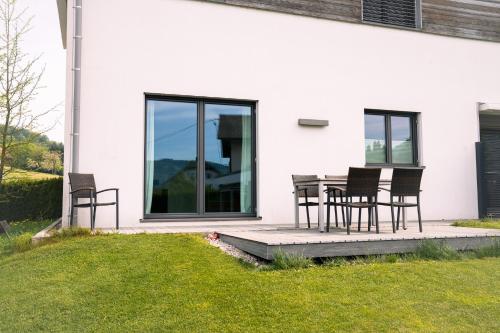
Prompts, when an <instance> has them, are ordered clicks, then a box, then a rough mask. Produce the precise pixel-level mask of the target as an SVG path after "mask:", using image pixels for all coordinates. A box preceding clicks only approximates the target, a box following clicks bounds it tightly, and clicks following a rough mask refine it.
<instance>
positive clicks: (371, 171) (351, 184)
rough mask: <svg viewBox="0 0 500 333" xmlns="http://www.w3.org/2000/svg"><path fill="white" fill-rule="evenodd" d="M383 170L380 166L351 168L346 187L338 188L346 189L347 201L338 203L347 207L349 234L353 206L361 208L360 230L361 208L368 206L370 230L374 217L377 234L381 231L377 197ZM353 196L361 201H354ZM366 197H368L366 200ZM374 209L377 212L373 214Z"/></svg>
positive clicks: (359, 225) (359, 220)
mask: <svg viewBox="0 0 500 333" xmlns="http://www.w3.org/2000/svg"><path fill="white" fill-rule="evenodd" d="M381 171H382V170H381V169H380V168H349V175H348V176H347V186H346V187H345V189H344V188H338V190H340V191H345V196H344V198H345V202H340V203H337V205H338V206H343V207H345V211H346V215H347V221H346V225H347V234H348V235H349V234H350V233H351V222H352V209H353V208H358V209H359V210H360V215H359V218H358V231H360V230H361V209H363V208H366V209H368V231H370V230H371V224H372V223H371V222H372V219H373V218H374V219H375V227H376V231H377V234H378V233H379V232H380V229H379V221H378V208H377V207H378V206H377V198H378V186H379V182H380V173H381ZM353 197H355V198H359V202H353ZM364 198H366V201H364ZM373 211H375V214H373ZM373 215H375V216H373Z"/></svg>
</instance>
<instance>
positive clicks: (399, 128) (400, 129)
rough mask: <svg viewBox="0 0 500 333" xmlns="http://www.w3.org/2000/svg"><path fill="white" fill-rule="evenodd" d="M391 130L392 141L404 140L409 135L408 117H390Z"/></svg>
mask: <svg viewBox="0 0 500 333" xmlns="http://www.w3.org/2000/svg"><path fill="white" fill-rule="evenodd" d="M391 130H392V140H393V141H406V140H408V139H410V137H411V130H410V118H409V117H398V116H392V117H391Z"/></svg>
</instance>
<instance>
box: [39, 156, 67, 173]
mask: <svg viewBox="0 0 500 333" xmlns="http://www.w3.org/2000/svg"><path fill="white" fill-rule="evenodd" d="M40 167H41V168H42V169H44V171H49V172H50V173H52V174H53V175H55V174H57V173H59V172H60V171H61V170H62V168H63V166H62V162H61V154H60V153H58V152H56V151H48V152H45V153H44V154H43V159H42V162H41V164H40Z"/></svg>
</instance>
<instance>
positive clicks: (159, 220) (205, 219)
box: [139, 216, 262, 223]
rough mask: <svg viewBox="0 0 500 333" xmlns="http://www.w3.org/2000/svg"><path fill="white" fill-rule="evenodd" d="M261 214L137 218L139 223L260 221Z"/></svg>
mask: <svg viewBox="0 0 500 333" xmlns="http://www.w3.org/2000/svg"><path fill="white" fill-rule="evenodd" d="M261 220H262V216H233V217H230V216H225V217H220V216H219V217H211V216H210V217H207V216H203V217H193V216H190V217H170V218H169V217H163V218H160V217H154V218H153V217H151V218H147V217H145V218H142V219H141V220H139V222H140V223H162V222H214V221H226V222H228V221H235V222H241V221H261Z"/></svg>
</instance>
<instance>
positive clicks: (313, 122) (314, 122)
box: [299, 119, 330, 127]
mask: <svg viewBox="0 0 500 333" xmlns="http://www.w3.org/2000/svg"><path fill="white" fill-rule="evenodd" d="M328 125H330V123H329V121H328V120H322V119H299V126H312V127H326V126H328Z"/></svg>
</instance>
